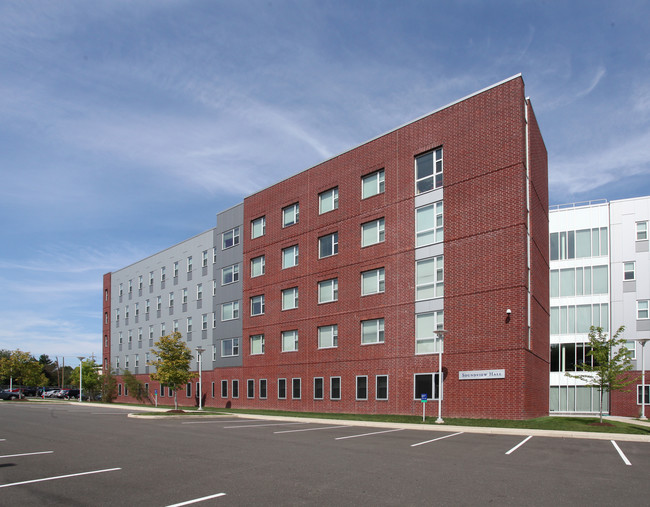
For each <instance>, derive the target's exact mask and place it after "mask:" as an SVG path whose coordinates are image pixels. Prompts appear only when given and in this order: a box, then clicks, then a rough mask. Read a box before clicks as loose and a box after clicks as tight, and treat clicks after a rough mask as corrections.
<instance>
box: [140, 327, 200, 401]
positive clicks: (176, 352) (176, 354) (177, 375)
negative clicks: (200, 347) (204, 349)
mask: <svg viewBox="0 0 650 507" xmlns="http://www.w3.org/2000/svg"><path fill="white" fill-rule="evenodd" d="M154 345H155V346H156V347H157V348H158V350H156V349H151V353H152V354H153V355H154V356H156V357H157V358H158V359H156V360H155V361H149V363H148V364H149V365H150V366H154V367H155V368H156V372H155V373H152V374H151V379H152V380H156V381H158V382H160V383H161V384H164V385H166V386H168V387H170V388H171V389H172V390H173V391H174V409H175V410H178V399H177V394H176V393H177V391H178V389H179V388H181V387H183V386H184V385H185V384H187V383H188V382H189V381H190V380H192V379H193V378H194V377H195V375H194V373H192V372H190V362H191V361H192V351H191V350H190V349H189V348H187V345H185V343H184V342H183V337H182V336H181V334H180V333H179V332H178V331H177V332H175V333H174V334H171V335H167V336H162V337H161V338H160V339H159V340H158V341H157V342H156V343H155V344H154Z"/></svg>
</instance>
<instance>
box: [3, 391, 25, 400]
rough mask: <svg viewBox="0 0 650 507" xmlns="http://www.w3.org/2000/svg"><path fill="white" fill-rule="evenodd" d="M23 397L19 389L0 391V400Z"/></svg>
mask: <svg viewBox="0 0 650 507" xmlns="http://www.w3.org/2000/svg"><path fill="white" fill-rule="evenodd" d="M23 397H24V396H23V393H22V392H21V391H20V389H5V390H4V391H0V400H17V399H18V398H23Z"/></svg>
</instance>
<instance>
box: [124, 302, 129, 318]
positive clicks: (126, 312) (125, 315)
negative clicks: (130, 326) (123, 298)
mask: <svg viewBox="0 0 650 507" xmlns="http://www.w3.org/2000/svg"><path fill="white" fill-rule="evenodd" d="M124 318H125V319H128V318H129V305H126V306H125V307H124Z"/></svg>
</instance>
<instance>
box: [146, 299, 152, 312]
mask: <svg viewBox="0 0 650 507" xmlns="http://www.w3.org/2000/svg"><path fill="white" fill-rule="evenodd" d="M149 310H151V302H150V301H149V300H148V299H147V300H146V301H145V302H144V313H149Z"/></svg>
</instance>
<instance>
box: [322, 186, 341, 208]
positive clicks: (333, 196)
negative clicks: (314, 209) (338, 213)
mask: <svg viewBox="0 0 650 507" xmlns="http://www.w3.org/2000/svg"><path fill="white" fill-rule="evenodd" d="M338 207H339V189H338V187H336V188H332V189H330V190H326V191H325V192H321V193H320V194H318V213H319V214H320V215H322V214H323V213H327V212H328V211H334V210H335V209H338Z"/></svg>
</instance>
